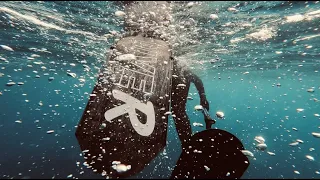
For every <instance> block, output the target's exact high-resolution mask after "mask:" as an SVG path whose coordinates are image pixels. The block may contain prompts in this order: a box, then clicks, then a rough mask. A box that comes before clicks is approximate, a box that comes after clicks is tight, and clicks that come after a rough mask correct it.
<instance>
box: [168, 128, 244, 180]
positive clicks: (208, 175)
mask: <svg viewBox="0 0 320 180" xmlns="http://www.w3.org/2000/svg"><path fill="white" fill-rule="evenodd" d="M241 150H244V147H243V145H242V143H241V142H240V140H239V139H238V138H237V137H235V136H234V135H232V134H231V133H229V132H227V131H224V130H220V129H209V130H205V131H202V132H199V133H196V134H194V135H193V136H192V138H191V139H190V141H189V143H188V144H186V146H184V147H183V151H182V153H181V155H180V157H179V160H178V161H177V164H176V166H175V168H174V170H173V172H172V174H171V177H170V179H185V178H188V179H236V178H241V176H242V175H243V173H244V172H245V171H246V169H247V168H248V166H249V164H250V163H249V160H248V158H247V157H246V156H245V155H244V154H243V153H242V152H241Z"/></svg>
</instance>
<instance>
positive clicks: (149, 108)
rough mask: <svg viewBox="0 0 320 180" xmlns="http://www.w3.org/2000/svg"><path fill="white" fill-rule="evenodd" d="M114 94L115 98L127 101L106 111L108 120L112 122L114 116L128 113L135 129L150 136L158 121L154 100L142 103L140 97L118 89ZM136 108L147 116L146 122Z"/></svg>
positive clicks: (105, 115) (105, 114) (113, 91)
mask: <svg viewBox="0 0 320 180" xmlns="http://www.w3.org/2000/svg"><path fill="white" fill-rule="evenodd" d="M112 94H113V96H114V98H116V99H118V100H120V101H123V102H125V104H123V105H121V106H117V107H115V108H112V109H109V110H108V111H106V112H105V113H104V117H105V119H106V121H108V122H111V121H112V120H113V119H114V118H116V117H119V116H121V115H123V114H126V113H128V114H129V118H130V122H131V124H132V126H133V128H134V130H135V131H136V132H137V133H138V134H140V135H141V136H149V135H150V134H151V133H152V132H153V130H154V126H155V122H156V121H155V114H154V108H153V104H152V102H150V101H148V102H147V104H145V103H142V102H140V101H139V100H138V99H136V98H134V97H132V96H130V95H128V94H126V93H124V92H121V91H119V90H116V89H115V90H112ZM135 109H138V110H139V111H141V112H143V113H144V114H145V115H146V116H147V122H146V123H145V124H142V123H141V122H140V121H139V119H138V117H137V115H136V110H135Z"/></svg>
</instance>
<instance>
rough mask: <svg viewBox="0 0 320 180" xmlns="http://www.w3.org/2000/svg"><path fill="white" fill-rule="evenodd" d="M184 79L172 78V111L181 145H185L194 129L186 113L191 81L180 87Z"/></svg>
mask: <svg viewBox="0 0 320 180" xmlns="http://www.w3.org/2000/svg"><path fill="white" fill-rule="evenodd" d="M181 83H182V80H181V78H179V77H176V78H173V79H172V96H171V108H172V109H171V111H172V115H173V119H174V122H175V126H176V129H177V133H178V136H179V139H180V141H181V146H182V147H184V146H185V144H186V143H187V142H188V141H189V139H190V137H191V136H192V129H191V125H190V120H189V117H188V115H187V113H186V103H187V96H188V90H189V86H190V82H189V83H187V84H186V86H185V87H178V86H177V85H178V84H181Z"/></svg>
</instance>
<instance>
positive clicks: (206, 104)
mask: <svg viewBox="0 0 320 180" xmlns="http://www.w3.org/2000/svg"><path fill="white" fill-rule="evenodd" d="M200 105H201V106H202V107H204V108H206V109H207V110H208V111H209V108H210V107H209V102H208V100H207V98H206V97H205V96H204V95H203V96H201V97H200Z"/></svg>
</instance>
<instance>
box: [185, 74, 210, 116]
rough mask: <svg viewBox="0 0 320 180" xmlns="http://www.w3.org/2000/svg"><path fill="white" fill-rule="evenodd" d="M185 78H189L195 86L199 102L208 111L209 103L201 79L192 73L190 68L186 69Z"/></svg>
mask: <svg viewBox="0 0 320 180" xmlns="http://www.w3.org/2000/svg"><path fill="white" fill-rule="evenodd" d="M185 73H186V78H188V79H190V81H191V82H192V83H193V84H194V85H195V86H196V88H197V90H198V93H199V96H200V104H201V105H202V106H203V107H204V108H206V109H207V110H208V111H209V108H210V107H209V103H208V100H207V97H206V94H205V90H204V86H203V83H202V80H201V79H200V78H199V77H198V76H197V75H196V74H194V73H193V72H192V71H191V70H189V69H188V70H186V71H185Z"/></svg>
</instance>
